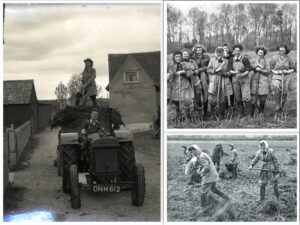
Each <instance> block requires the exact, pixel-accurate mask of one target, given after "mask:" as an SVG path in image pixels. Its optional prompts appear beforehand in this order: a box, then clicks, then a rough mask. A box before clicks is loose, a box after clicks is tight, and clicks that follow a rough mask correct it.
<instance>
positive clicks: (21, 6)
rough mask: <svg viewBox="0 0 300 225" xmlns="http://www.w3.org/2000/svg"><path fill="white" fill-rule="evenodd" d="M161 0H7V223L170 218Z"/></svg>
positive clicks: (4, 161) (4, 90)
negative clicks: (165, 189)
mask: <svg viewBox="0 0 300 225" xmlns="http://www.w3.org/2000/svg"><path fill="white" fill-rule="evenodd" d="M161 30H162V28H161V4H159V2H158V3H155V2H142V1H141V2H128V3H126V2H125V3H123V2H113V1H111V2H108V3H102V2H93V3H83V2H81V3H77V2H69V1H68V2H66V1H65V2H64V1H60V2H59V3H49V1H48V2H42V1H40V2H39V3H35V2H34V1H32V2H29V1H27V2H26V1H25V2H22V3H17V2H13V3H11V2H9V1H7V2H4V3H3V146H4V148H3V193H4V194H3V201H4V202H3V219H4V222H27V223H30V222H46V221H47V222H159V221H161V215H162V214H161V204H162V201H161V152H162V151H161V148H160V142H161V140H160V135H161V130H160V108H161V104H160V96H161V95H160V92H161V91H160V79H161V76H160V73H161V72H160V71H161V66H160V65H161V57H160V54H161V53H160V52H161Z"/></svg>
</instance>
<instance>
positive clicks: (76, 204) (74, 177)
mask: <svg viewBox="0 0 300 225" xmlns="http://www.w3.org/2000/svg"><path fill="white" fill-rule="evenodd" d="M70 183H71V206H72V208H73V209H79V208H80V206H81V201H80V190H79V183H78V168H77V165H71V166H70Z"/></svg>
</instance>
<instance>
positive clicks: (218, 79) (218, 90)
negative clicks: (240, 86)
mask: <svg viewBox="0 0 300 225" xmlns="http://www.w3.org/2000/svg"><path fill="white" fill-rule="evenodd" d="M215 55H216V56H215V57H214V58H211V59H210V61H209V64H208V66H207V73H208V74H209V87H208V94H209V95H208V102H209V105H210V107H211V111H212V112H213V113H215V115H216V116H217V117H219V118H224V114H225V107H226V100H227V99H228V98H227V97H229V96H230V95H232V93H233V92H232V85H231V82H230V79H229V77H230V73H228V72H227V69H228V60H227V59H225V58H224V49H223V48H222V47H217V48H216V50H215ZM216 106H217V108H218V112H216Z"/></svg>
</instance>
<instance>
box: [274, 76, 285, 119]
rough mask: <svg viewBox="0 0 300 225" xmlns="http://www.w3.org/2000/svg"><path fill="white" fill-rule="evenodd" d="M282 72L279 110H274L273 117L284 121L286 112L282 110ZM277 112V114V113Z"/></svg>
mask: <svg viewBox="0 0 300 225" xmlns="http://www.w3.org/2000/svg"><path fill="white" fill-rule="evenodd" d="M283 79H284V73H281V93H280V110H279V112H275V117H274V119H275V120H277V121H280V120H281V121H285V120H286V112H285V111H284V110H283V91H284V86H283V85H284V80H283ZM278 114H279V115H278Z"/></svg>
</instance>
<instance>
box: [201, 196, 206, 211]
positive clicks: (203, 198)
mask: <svg viewBox="0 0 300 225" xmlns="http://www.w3.org/2000/svg"><path fill="white" fill-rule="evenodd" d="M206 195H207V193H201V195H200V205H201V207H202V208H205V207H206V206H207V200H206Z"/></svg>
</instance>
